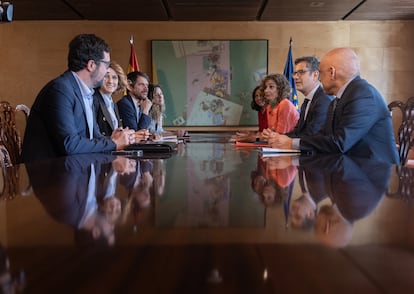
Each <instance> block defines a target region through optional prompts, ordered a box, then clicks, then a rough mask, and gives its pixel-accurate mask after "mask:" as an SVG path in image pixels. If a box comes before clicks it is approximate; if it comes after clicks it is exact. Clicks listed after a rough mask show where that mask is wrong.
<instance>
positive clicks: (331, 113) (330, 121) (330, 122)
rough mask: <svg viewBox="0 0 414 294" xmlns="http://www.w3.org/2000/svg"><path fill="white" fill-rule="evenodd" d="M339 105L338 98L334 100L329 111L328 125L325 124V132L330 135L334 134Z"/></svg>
mask: <svg viewBox="0 0 414 294" xmlns="http://www.w3.org/2000/svg"><path fill="white" fill-rule="evenodd" d="M337 103H338V98H337V97H335V99H334V100H332V102H331V105H329V111H328V115H327V117H326V124H325V130H326V131H327V133H328V134H333V129H334V119H335V109H336V104H337Z"/></svg>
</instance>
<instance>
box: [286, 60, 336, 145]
mask: <svg viewBox="0 0 414 294" xmlns="http://www.w3.org/2000/svg"><path fill="white" fill-rule="evenodd" d="M293 76H294V79H295V84H296V89H297V90H298V91H300V92H301V93H302V94H303V95H304V96H305V99H304V102H303V104H302V106H301V109H300V117H299V121H298V123H297V124H296V126H295V128H294V129H293V131H292V132H290V133H288V134H287V135H288V136H289V137H291V138H299V137H302V136H310V135H314V134H316V133H318V132H319V131H320V130H321V129H322V128H323V127H324V125H325V121H326V115H327V113H328V108H329V104H330V103H331V101H332V97H331V96H329V95H326V94H325V93H324V92H323V89H322V86H321V85H320V82H319V60H318V59H317V58H316V57H314V56H303V57H300V58H297V59H296V60H295V72H294V73H293Z"/></svg>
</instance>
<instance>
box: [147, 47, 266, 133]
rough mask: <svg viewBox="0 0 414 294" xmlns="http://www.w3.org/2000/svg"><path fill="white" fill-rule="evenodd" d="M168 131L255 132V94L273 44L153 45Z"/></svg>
mask: <svg viewBox="0 0 414 294" xmlns="http://www.w3.org/2000/svg"><path fill="white" fill-rule="evenodd" d="M151 55H152V67H153V72H152V74H153V75H152V76H153V81H152V82H153V83H158V84H160V85H161V88H162V90H163V93H164V99H165V104H166V116H165V119H164V126H167V127H168V126H211V127H225V126H255V125H257V123H258V122H257V113H256V111H254V110H253V109H251V106H250V104H251V101H252V91H253V89H254V88H255V87H256V86H257V85H258V84H259V82H260V80H261V78H262V77H263V76H265V75H266V74H267V70H268V40H152V41H151Z"/></svg>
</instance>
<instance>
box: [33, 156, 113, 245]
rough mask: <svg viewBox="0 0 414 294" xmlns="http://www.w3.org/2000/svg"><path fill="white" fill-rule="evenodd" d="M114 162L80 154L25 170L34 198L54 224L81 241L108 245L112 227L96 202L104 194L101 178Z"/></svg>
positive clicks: (107, 158)
mask: <svg viewBox="0 0 414 294" xmlns="http://www.w3.org/2000/svg"><path fill="white" fill-rule="evenodd" d="M115 158H116V157H115V156H112V155H110V154H103V153H94V154H79V155H72V156H66V157H60V158H57V159H54V160H53V161H50V160H43V161H37V162H32V163H29V164H26V169H27V174H28V176H29V179H30V183H31V185H32V187H33V191H34V193H35V194H36V197H37V198H38V199H39V200H40V202H41V203H42V205H43V207H44V208H45V210H46V211H47V212H48V213H49V214H50V215H51V216H52V217H53V218H54V219H55V220H56V221H58V222H60V223H64V224H66V225H70V226H71V227H73V228H74V229H75V236H76V237H78V236H81V238H82V240H88V242H89V241H94V242H101V241H102V243H103V244H108V245H111V244H113V242H114V236H113V230H114V224H112V223H110V222H109V220H108V218H107V217H106V214H104V213H103V212H102V211H100V210H99V199H100V198H103V197H104V195H103V194H104V193H105V192H106V191H104V190H105V189H104V188H103V184H104V183H105V178H104V177H105V175H106V174H107V171H108V170H109V169H110V168H111V165H112V161H113V160H114V159H115ZM50 183H53V185H51V184H50ZM77 241H78V240H77ZM79 241H80V240H79Z"/></svg>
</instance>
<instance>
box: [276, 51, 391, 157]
mask: <svg viewBox="0 0 414 294" xmlns="http://www.w3.org/2000/svg"><path fill="white" fill-rule="evenodd" d="M319 72H320V80H321V82H322V86H323V89H324V91H325V93H327V94H329V95H335V96H336V97H337V98H336V99H334V100H333V101H332V103H331V106H330V110H329V112H328V117H327V120H326V122H327V124H326V126H325V127H324V129H323V130H322V131H321V132H319V133H318V134H316V135H314V136H302V137H301V138H300V139H292V138H289V137H288V136H284V135H280V134H277V133H272V134H270V137H271V138H270V139H269V143H271V145H272V146H273V147H276V148H288V149H291V148H296V149H300V150H302V151H304V152H312V153H315V152H316V153H342V154H348V155H354V156H361V157H366V158H374V159H378V160H383V161H386V162H390V163H397V162H399V159H398V153H397V148H396V143H395V139H394V132H393V127H392V121H391V115H390V112H389V110H388V108H387V105H386V104H385V101H384V99H383V97H382V96H381V94H380V93H379V92H378V91H377V90H376V89H375V88H374V87H373V86H372V85H370V84H369V83H368V82H367V81H365V80H363V79H361V78H360V76H359V74H360V65H359V59H358V56H357V55H356V54H355V52H354V51H353V50H351V49H349V48H337V49H333V50H332V51H330V52H328V53H327V54H326V55H325V56H324V58H323V59H322V61H321V63H320V67H319Z"/></svg>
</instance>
